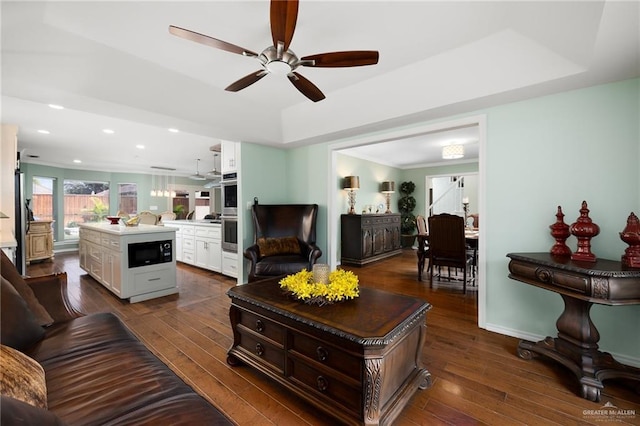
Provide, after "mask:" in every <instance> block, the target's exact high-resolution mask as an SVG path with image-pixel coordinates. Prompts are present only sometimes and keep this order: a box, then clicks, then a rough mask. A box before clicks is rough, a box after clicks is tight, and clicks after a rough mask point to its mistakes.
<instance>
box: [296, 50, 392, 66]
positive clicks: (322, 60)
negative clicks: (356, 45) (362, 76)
mask: <svg viewBox="0 0 640 426" xmlns="http://www.w3.org/2000/svg"><path fill="white" fill-rule="evenodd" d="M378 57H379V54H378V52H377V51H376V50H351V51H347V52H329V53H319V54H317V55H310V56H305V57H304V58H301V59H300V62H301V63H300V65H304V66H307V67H361V66H363V65H375V64H377V63H378Z"/></svg>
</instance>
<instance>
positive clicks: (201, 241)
mask: <svg viewBox="0 0 640 426" xmlns="http://www.w3.org/2000/svg"><path fill="white" fill-rule="evenodd" d="M164 226H168V227H172V228H174V229H179V231H177V232H176V241H177V240H178V238H180V239H181V243H180V244H178V243H176V251H177V250H180V251H181V252H180V253H178V254H176V259H177V260H179V261H180V262H182V263H186V264H189V265H193V266H197V267H199V268H203V269H208V270H210V271H214V272H221V273H223V274H224V275H229V276H232V277H237V275H238V266H237V255H236V261H235V263H234V262H232V261H228V263H229V264H230V265H231V264H233V265H232V266H227V268H226V270H227V272H226V273H225V268H224V267H223V251H222V228H221V225H220V224H219V223H210V222H198V221H186V220H172V221H165V222H164Z"/></svg>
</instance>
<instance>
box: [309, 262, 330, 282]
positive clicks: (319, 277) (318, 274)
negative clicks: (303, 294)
mask: <svg viewBox="0 0 640 426" xmlns="http://www.w3.org/2000/svg"><path fill="white" fill-rule="evenodd" d="M330 273H331V270H330V269H329V265H327V264H326V263H316V264H315V265H313V282H315V283H319V284H329V274H330Z"/></svg>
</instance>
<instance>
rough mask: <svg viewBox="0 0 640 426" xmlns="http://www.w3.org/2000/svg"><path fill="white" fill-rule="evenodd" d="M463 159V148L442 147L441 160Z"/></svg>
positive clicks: (459, 146) (454, 146) (458, 146)
mask: <svg viewBox="0 0 640 426" xmlns="http://www.w3.org/2000/svg"><path fill="white" fill-rule="evenodd" d="M462 157H464V146H462V145H447V146H443V147H442V158H444V159H445V160H455V159H456V158H462Z"/></svg>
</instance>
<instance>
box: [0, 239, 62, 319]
mask: <svg viewBox="0 0 640 426" xmlns="http://www.w3.org/2000/svg"><path fill="white" fill-rule="evenodd" d="M0 253H1V254H0V273H1V274H2V277H3V278H5V279H6V280H7V281H9V283H11V285H12V286H13V288H15V289H16V291H17V292H18V294H20V296H22V298H23V299H24V301H25V302H26V303H27V306H28V307H29V309H30V310H31V312H33V314H34V315H35V318H36V321H38V323H39V324H40V325H44V326H47V325H50V324H52V323H53V318H51V315H49V312H47V310H46V309H45V308H44V306H42V305H41V304H40V302H39V301H38V299H37V298H36V296H35V294H34V293H33V290H31V288H30V287H29V286H28V285H27V283H26V282H25V280H24V278H22V275H20V273H18V270H17V269H16V267H15V265H14V264H13V263H12V262H11V260H9V258H8V257H7V255H6V254H4V252H3V251H1V250H0Z"/></svg>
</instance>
